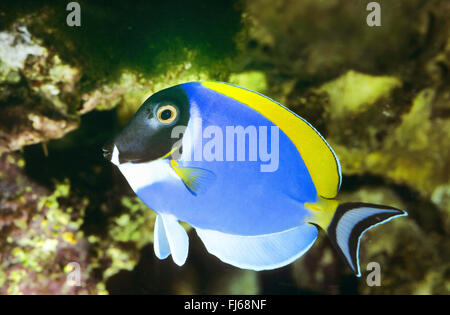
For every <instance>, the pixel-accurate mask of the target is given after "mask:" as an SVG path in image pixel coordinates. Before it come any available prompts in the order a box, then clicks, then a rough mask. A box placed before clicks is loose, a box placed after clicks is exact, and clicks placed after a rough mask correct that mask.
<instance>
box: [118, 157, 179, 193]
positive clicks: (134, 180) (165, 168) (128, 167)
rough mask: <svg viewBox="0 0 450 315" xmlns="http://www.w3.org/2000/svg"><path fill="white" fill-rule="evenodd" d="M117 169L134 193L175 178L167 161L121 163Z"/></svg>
mask: <svg viewBox="0 0 450 315" xmlns="http://www.w3.org/2000/svg"><path fill="white" fill-rule="evenodd" d="M113 156H114V155H113ZM118 167H119V169H120V171H121V172H122V174H123V175H124V176H125V178H126V179H127V181H128V183H129V184H130V186H131V188H132V189H133V191H134V192H137V191H138V190H139V189H141V188H145V187H147V186H150V185H152V184H154V183H157V182H161V181H167V180H171V179H172V180H173V179H174V178H176V176H177V175H176V173H175V172H174V171H173V169H172V168H171V166H170V164H169V160H165V159H160V160H156V161H150V162H143V163H122V164H120V165H118Z"/></svg>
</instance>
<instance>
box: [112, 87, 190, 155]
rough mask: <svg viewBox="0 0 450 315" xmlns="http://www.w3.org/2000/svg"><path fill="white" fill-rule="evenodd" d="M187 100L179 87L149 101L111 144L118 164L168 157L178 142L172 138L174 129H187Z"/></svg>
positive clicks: (161, 92) (166, 90)
mask: <svg viewBox="0 0 450 315" xmlns="http://www.w3.org/2000/svg"><path fill="white" fill-rule="evenodd" d="M189 107H190V106H189V100H188V97H187V95H186V93H185V91H184V90H183V88H181V87H180V86H179V85H177V86H174V87H171V88H168V89H165V90H162V91H159V92H158V93H156V94H153V95H152V96H151V97H149V98H148V99H147V100H146V101H145V102H144V104H142V105H141V107H140V108H139V110H138V111H137V112H136V114H135V115H134V116H133V118H132V119H131V120H130V122H129V123H128V125H127V126H126V127H125V128H124V129H123V130H122V132H121V133H120V134H119V135H117V136H116V138H115V139H114V141H113V145H115V146H116V147H117V149H118V151H119V161H120V163H126V162H133V163H142V162H146V161H152V160H156V159H158V158H160V157H163V156H164V155H166V154H168V153H169V152H170V151H171V150H172V149H173V145H174V144H175V143H176V142H177V141H179V140H180V139H179V138H176V137H172V130H173V128H174V127H176V126H187V124H188V121H189Z"/></svg>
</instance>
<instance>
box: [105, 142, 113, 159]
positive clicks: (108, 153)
mask: <svg viewBox="0 0 450 315" xmlns="http://www.w3.org/2000/svg"><path fill="white" fill-rule="evenodd" d="M102 151H103V157H104V158H105V159H107V160H108V161H110V162H111V159H112V156H113V151H114V143H110V144H107V145H105V146H103V147H102Z"/></svg>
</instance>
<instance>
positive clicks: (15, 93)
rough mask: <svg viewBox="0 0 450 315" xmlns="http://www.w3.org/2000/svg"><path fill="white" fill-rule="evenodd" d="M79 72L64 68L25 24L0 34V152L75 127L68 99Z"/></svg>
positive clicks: (53, 135) (61, 133) (62, 132)
mask: <svg viewBox="0 0 450 315" xmlns="http://www.w3.org/2000/svg"><path fill="white" fill-rule="evenodd" d="M78 76H79V74H78V70H77V69H75V68H72V67H70V66H68V65H66V64H63V63H62V62H61V60H60V59H59V58H58V56H57V55H53V54H51V53H50V52H49V51H48V50H47V49H46V48H45V47H43V46H42V44H41V43H40V41H38V40H36V39H35V38H34V37H33V36H32V35H31V34H30V33H29V32H28V30H27V28H26V26H24V25H21V24H15V25H13V26H12V28H11V30H10V31H3V32H0V91H1V95H0V152H4V151H15V150H18V149H20V148H22V147H23V146H25V145H29V144H34V143H38V142H42V141H48V140H49V139H56V138H61V137H63V136H64V135H65V134H66V133H68V132H70V131H72V130H74V129H76V128H77V127H78V124H79V119H78V117H77V116H74V115H72V114H71V111H70V101H69V99H70V97H71V93H72V92H74V89H75V85H76V82H77V81H78Z"/></svg>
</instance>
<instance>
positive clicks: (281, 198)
mask: <svg viewBox="0 0 450 315" xmlns="http://www.w3.org/2000/svg"><path fill="white" fill-rule="evenodd" d="M183 88H184V89H185V90H186V92H187V95H188V97H189V100H190V103H191V117H192V116H194V115H195V117H197V118H199V119H201V122H202V124H203V126H202V127H203V128H207V127H208V126H210V125H212V126H217V127H219V128H221V129H222V130H224V131H225V128H226V126H235V125H236V126H243V127H244V128H245V127H247V126H256V127H259V126H269V127H270V126H275V125H274V124H273V123H272V122H271V121H269V120H268V119H267V118H265V117H263V116H261V115H260V114H259V113H257V112H256V111H254V110H252V109H251V108H249V107H247V106H245V105H244V104H242V103H240V102H238V101H236V100H234V99H232V98H230V97H227V96H225V95H221V94H219V93H217V92H215V91H211V90H209V89H207V88H204V87H203V86H202V85H201V84H199V83H188V84H184V85H183ZM199 100H202V101H199ZM205 100H206V101H205ZM211 108H214V109H215V110H214V111H211ZM230 116H231V117H233V121H228V120H225V119H223V117H230ZM189 127H190V126H189ZM268 138H269V139H270V137H268ZM196 140H197V141H203V142H204V143H206V140H205V139H202V137H198V138H197V139H196ZM197 145H198V144H197ZM249 145H250V142H249V141H246V143H245V152H250V148H249ZM269 146H270V144H269ZM279 147H280V148H281V150H280V153H279V165H278V169H277V171H276V172H261V170H260V165H262V164H264V163H265V162H263V161H261V160H260V157H259V156H258V157H257V160H256V161H236V160H237V156H236V155H237V152H236V151H237V150H236V151H235V158H234V160H235V161H226V162H224V161H204V160H203V161H192V157H191V158H190V159H187V160H186V157H183V156H182V157H181V159H180V160H178V162H179V163H180V165H183V166H188V167H199V168H203V169H208V170H210V171H211V172H213V173H214V174H215V175H216V177H217V179H216V181H215V182H214V185H212V186H211V187H210V188H209V189H208V190H207V191H206V192H205V193H203V194H199V195H198V196H196V195H193V194H192V193H191V192H190V191H189V190H187V189H186V187H185V186H184V184H183V183H182V181H180V180H179V179H178V178H176V176H173V177H172V178H171V179H170V180H169V181H170V183H169V182H166V181H164V182H159V183H155V184H152V185H149V186H146V187H143V188H141V189H139V190H137V191H136V193H137V195H138V196H139V197H140V198H141V199H142V200H143V201H144V202H145V203H146V204H147V205H148V206H149V207H150V208H151V209H155V210H156V211H157V212H163V213H166V212H167V213H169V214H173V215H175V216H176V217H177V218H178V219H180V220H181V221H185V222H189V223H190V224H191V225H192V226H194V227H199V228H202V229H211V230H217V231H221V232H224V233H230V234H238V235H259V234H267V233H275V232H279V231H283V230H286V229H289V228H292V227H295V226H297V225H299V224H300V223H303V222H304V221H305V218H307V217H308V216H309V210H307V209H306V208H305V207H304V206H303V204H304V203H305V202H315V201H316V199H317V193H316V190H315V187H314V184H313V182H312V180H311V177H310V176H309V173H308V170H307V168H306V166H305V163H304V162H303V160H302V158H301V156H300V155H299V154H298V151H297V149H296V148H295V146H294V145H293V144H292V141H291V140H290V139H289V138H288V137H287V136H286V135H285V134H284V133H283V132H282V131H280V132H279ZM165 164H166V167H167V168H168V170H169V169H170V165H169V161H168V160H165ZM168 196H174V198H169V197H168ZM175 196H176V197H175ZM255 221H256V222H258V224H255Z"/></svg>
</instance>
